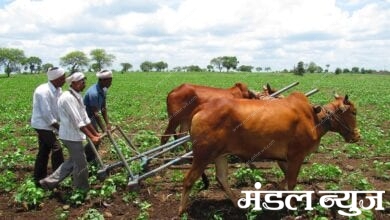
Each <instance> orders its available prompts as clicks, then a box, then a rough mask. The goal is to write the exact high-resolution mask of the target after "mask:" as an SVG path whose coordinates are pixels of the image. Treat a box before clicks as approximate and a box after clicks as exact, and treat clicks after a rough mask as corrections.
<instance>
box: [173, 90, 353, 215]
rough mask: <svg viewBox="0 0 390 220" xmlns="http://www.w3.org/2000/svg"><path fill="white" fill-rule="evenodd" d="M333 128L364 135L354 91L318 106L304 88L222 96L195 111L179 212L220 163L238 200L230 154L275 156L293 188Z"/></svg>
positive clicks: (348, 135)
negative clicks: (254, 96)
mask: <svg viewBox="0 0 390 220" xmlns="http://www.w3.org/2000/svg"><path fill="white" fill-rule="evenodd" d="M328 131H333V132H338V133H339V134H340V135H341V136H343V137H344V139H345V141H347V142H356V141H358V139H359V138H360V135H359V132H358V130H357V128H356V108H355V106H354V105H353V103H352V102H350V101H349V100H348V96H345V97H336V99H335V100H334V101H333V102H331V103H329V104H327V105H325V106H323V107H320V106H316V107H313V106H312V105H311V104H310V103H309V100H308V99H307V97H305V95H304V94H301V93H292V94H291V95H289V96H288V97H287V98H285V99H274V100H244V99H216V100H213V101H211V102H208V103H205V104H203V105H201V106H199V107H198V108H197V109H195V111H194V115H193V118H192V122H191V130H190V135H191V139H192V143H193V146H192V148H193V156H194V158H193V162H192V167H191V169H190V170H189V171H188V173H187V175H186V177H185V179H184V182H183V192H182V197H181V203H180V208H179V214H182V213H183V212H184V210H185V208H186V205H187V202H188V195H189V192H190V189H191V187H192V185H193V184H194V182H195V181H196V180H197V179H198V178H199V176H200V175H201V174H202V173H203V171H204V169H205V168H206V166H207V165H208V164H210V163H213V162H214V163H215V166H216V176H217V180H218V182H219V183H220V185H221V186H222V188H223V190H224V191H225V192H226V194H227V195H228V197H229V198H230V199H231V200H232V202H233V203H234V204H235V206H237V199H236V197H235V196H234V194H233V192H232V191H231V189H230V188H229V186H228V183H227V175H228V171H227V169H228V164H227V159H226V155H230V154H233V155H237V156H239V157H241V158H242V159H245V160H248V161H249V160H250V161H252V160H256V159H273V160H277V161H278V165H279V167H280V168H281V169H282V171H283V173H284V176H285V178H284V180H283V181H282V182H281V185H280V186H281V187H282V188H283V189H284V188H285V186H286V183H287V186H288V189H289V190H293V189H294V187H295V185H296V182H297V176H298V173H299V170H300V167H301V165H302V162H303V160H304V159H305V157H306V156H307V155H308V154H309V153H312V152H314V151H315V150H316V149H317V147H318V145H319V143H320V139H321V137H322V136H323V135H324V134H325V133H326V132H328Z"/></svg>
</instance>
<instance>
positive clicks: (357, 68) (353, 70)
mask: <svg viewBox="0 0 390 220" xmlns="http://www.w3.org/2000/svg"><path fill="white" fill-rule="evenodd" d="M351 72H352V73H359V67H356V66H354V67H352V69H351Z"/></svg>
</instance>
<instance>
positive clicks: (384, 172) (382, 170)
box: [374, 160, 390, 180]
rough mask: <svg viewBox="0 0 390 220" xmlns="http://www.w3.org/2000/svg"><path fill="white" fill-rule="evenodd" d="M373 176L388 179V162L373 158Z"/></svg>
mask: <svg viewBox="0 0 390 220" xmlns="http://www.w3.org/2000/svg"><path fill="white" fill-rule="evenodd" d="M374 169H375V176H376V177H377V178H382V179H384V180H389V179H390V162H389V161H387V162H384V161H378V160H374Z"/></svg>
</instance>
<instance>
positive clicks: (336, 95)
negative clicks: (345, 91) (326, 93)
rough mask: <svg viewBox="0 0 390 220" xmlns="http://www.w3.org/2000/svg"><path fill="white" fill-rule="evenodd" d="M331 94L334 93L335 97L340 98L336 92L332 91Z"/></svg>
mask: <svg viewBox="0 0 390 220" xmlns="http://www.w3.org/2000/svg"><path fill="white" fill-rule="evenodd" d="M333 94H334V97H335V98H336V99H337V98H340V96H339V94H337V92H335V91H334V92H333Z"/></svg>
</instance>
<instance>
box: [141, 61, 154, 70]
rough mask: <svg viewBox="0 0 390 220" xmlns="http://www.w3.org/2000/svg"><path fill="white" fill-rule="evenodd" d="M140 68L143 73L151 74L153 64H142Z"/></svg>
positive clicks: (145, 62)
mask: <svg viewBox="0 0 390 220" xmlns="http://www.w3.org/2000/svg"><path fill="white" fill-rule="evenodd" d="M140 68H141V70H142V72H150V71H152V69H153V63H152V62H150V61H144V62H143V63H141V65H140Z"/></svg>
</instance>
